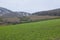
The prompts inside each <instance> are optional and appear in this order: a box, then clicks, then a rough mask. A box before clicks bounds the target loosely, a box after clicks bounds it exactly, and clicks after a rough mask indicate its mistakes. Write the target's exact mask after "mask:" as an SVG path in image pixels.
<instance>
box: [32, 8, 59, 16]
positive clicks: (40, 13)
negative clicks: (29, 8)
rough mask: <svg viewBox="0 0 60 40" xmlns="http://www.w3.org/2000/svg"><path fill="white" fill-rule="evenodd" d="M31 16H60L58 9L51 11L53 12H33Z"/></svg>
mask: <svg viewBox="0 0 60 40" xmlns="http://www.w3.org/2000/svg"><path fill="white" fill-rule="evenodd" d="M32 15H39V16H42V15H48V16H60V8H58V9H53V10H48V11H41V12H35V13H33V14H32Z"/></svg>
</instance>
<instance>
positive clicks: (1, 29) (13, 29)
mask: <svg viewBox="0 0 60 40" xmlns="http://www.w3.org/2000/svg"><path fill="white" fill-rule="evenodd" d="M0 40H60V19H54V20H46V21H40V22H32V23H25V24H18V25H8V26H0Z"/></svg>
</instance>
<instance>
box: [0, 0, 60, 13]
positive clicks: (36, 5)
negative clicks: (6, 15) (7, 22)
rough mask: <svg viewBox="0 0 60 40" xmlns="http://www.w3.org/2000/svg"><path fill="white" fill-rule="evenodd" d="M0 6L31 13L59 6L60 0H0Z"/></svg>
mask: <svg viewBox="0 0 60 40" xmlns="http://www.w3.org/2000/svg"><path fill="white" fill-rule="evenodd" d="M0 7H4V8H7V9H9V10H12V11H24V12H30V13H33V12H37V11H45V10H52V9H57V8H60V0H0Z"/></svg>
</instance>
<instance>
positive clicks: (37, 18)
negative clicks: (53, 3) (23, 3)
mask: <svg viewBox="0 0 60 40" xmlns="http://www.w3.org/2000/svg"><path fill="white" fill-rule="evenodd" d="M58 17H59V16H35V15H34V16H30V19H31V20H32V21H34V20H41V19H51V18H58Z"/></svg>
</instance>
